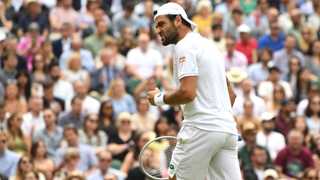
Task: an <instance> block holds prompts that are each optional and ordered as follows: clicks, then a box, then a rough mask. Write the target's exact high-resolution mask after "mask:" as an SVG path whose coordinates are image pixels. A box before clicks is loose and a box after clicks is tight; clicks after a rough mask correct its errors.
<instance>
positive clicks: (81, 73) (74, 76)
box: [63, 53, 89, 83]
mask: <svg viewBox="0 0 320 180" xmlns="http://www.w3.org/2000/svg"><path fill="white" fill-rule="evenodd" d="M63 75H64V78H65V80H66V81H68V82H70V83H74V82H75V81H84V82H87V83H88V82H89V73H88V71H86V70H84V69H83V68H82V63H81V56H80V54H79V53H73V54H71V55H70V57H69V60H68V66H67V68H66V69H65V71H64V72H63Z"/></svg>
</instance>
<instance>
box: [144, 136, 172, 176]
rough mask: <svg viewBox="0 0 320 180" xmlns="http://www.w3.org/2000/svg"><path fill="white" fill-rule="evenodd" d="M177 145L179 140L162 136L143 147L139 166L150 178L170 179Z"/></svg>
mask: <svg viewBox="0 0 320 180" xmlns="http://www.w3.org/2000/svg"><path fill="white" fill-rule="evenodd" d="M176 143H177V138H176V137H174V136H160V137H157V138H154V139H152V140H150V141H149V142H147V143H146V144H145V145H144V146H143V148H142V149H141V151H140V154H139V165H140V168H141V170H142V172H143V173H144V174H145V175H146V176H147V177H148V178H150V179H153V180H168V179H169V173H168V168H169V163H170V161H171V156H172V152H173V150H174V148H175V146H176Z"/></svg>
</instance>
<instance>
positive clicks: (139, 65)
mask: <svg viewBox="0 0 320 180" xmlns="http://www.w3.org/2000/svg"><path fill="white" fill-rule="evenodd" d="M149 44H150V37H149V35H148V34H147V33H141V34H140V35H139V36H138V47H136V48H133V49H131V50H130V51H129V52H128V54H127V62H126V65H127V71H128V74H129V75H131V76H132V78H133V79H135V80H144V79H147V78H149V77H151V76H155V77H157V78H160V77H161V76H162V71H163V69H162V68H163V67H162V66H163V59H162V56H161V54H160V52H159V51H157V50H155V49H153V48H151V47H150V46H149ZM138 59H139V60H138Z"/></svg>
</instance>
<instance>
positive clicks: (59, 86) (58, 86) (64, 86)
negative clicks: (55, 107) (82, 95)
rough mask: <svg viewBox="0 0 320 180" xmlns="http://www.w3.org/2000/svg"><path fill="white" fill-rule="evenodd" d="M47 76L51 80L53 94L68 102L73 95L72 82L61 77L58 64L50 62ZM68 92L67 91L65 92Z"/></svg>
mask: <svg viewBox="0 0 320 180" xmlns="http://www.w3.org/2000/svg"><path fill="white" fill-rule="evenodd" d="M49 77H50V79H51V80H52V81H53V83H54V85H53V96H54V97H57V98H60V99H62V100H63V101H64V102H68V101H69V100H71V98H72V97H73V95H74V90H73V87H72V84H71V83H70V82H68V81H66V80H64V79H63V78H62V72H61V69H60V67H59V64H58V63H56V62H52V63H51V64H50V65H49ZM66 92H68V93H66Z"/></svg>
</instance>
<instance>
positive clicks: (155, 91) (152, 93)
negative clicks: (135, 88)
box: [147, 88, 160, 105]
mask: <svg viewBox="0 0 320 180" xmlns="http://www.w3.org/2000/svg"><path fill="white" fill-rule="evenodd" d="M158 93H160V90H159V89H158V88H155V89H153V90H150V91H148V92H147V97H148V99H149V102H150V104H152V105H155V104H154V96H155V95H156V94H158Z"/></svg>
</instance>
